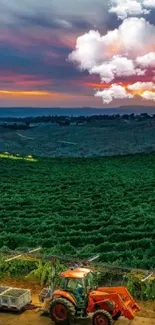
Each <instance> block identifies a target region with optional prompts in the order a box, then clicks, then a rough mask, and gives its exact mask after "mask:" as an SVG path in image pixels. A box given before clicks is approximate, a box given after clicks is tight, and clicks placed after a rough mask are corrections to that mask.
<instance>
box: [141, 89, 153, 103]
mask: <svg viewBox="0 0 155 325" xmlns="http://www.w3.org/2000/svg"><path fill="white" fill-rule="evenodd" d="M141 97H142V98H143V99H145V100H153V101H155V92H153V91H150V90H146V91H144V92H143V93H142V94H141Z"/></svg>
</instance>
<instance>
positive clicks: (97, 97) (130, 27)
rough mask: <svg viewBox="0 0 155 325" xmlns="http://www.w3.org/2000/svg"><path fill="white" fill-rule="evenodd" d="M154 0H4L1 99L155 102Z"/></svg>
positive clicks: (0, 1) (23, 102)
mask: <svg viewBox="0 0 155 325" xmlns="http://www.w3.org/2000/svg"><path fill="white" fill-rule="evenodd" d="M154 83H155V0H110V1H109V2H108V1H103V0H95V1H94V0H65V1H62V0H44V1H43V2H41V1H38V0H22V1H21V0H0V107H4V106H7V107H8V106H16V107H18V106H26V107H28V106H31V107H118V106H122V105H145V106H146V105H151V106H153V105H154V103H155V84H154Z"/></svg>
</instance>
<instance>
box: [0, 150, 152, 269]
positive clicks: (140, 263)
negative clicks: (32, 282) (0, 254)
mask: <svg viewBox="0 0 155 325" xmlns="http://www.w3.org/2000/svg"><path fill="white" fill-rule="evenodd" d="M12 158H13V157H12ZM0 188H1V191H0V229H1V231H0V247H2V246H7V247H9V248H11V249H16V248H21V247H34V246H37V245H42V246H43V247H44V248H46V249H47V250H50V251H52V252H56V253H59V254H61V255H62V254H68V255H74V254H78V255H80V256H88V255H89V254H92V253H101V257H102V260H103V261H106V262H114V261H116V260H117V261H120V263H121V264H124V265H129V266H130V265H131V266H133V267H134V266H136V267H143V268H148V267H153V266H154V265H155V233H154V229H155V217H154V213H155V154H138V155H135V156H126V157H115V158H113V157H111V158H110V157H109V158H108V157H107V158H96V159H82V158H78V159H71V158H70V159H65V158H63V159H61V158H55V159H54V158H53V159H50V158H49V159H48V158H46V159H37V161H31V160H29V161H27V160H22V159H21V160H20V159H15V160H14V159H10V158H9V157H8V158H4V157H3V158H1V159H0Z"/></svg>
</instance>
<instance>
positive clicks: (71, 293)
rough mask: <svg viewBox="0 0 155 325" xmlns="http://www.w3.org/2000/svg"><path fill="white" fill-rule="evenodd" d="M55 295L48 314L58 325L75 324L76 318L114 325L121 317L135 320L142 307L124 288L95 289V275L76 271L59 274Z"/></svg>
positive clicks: (85, 270)
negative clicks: (59, 280)
mask: <svg viewBox="0 0 155 325" xmlns="http://www.w3.org/2000/svg"><path fill="white" fill-rule="evenodd" d="M60 276H61V283H60V286H59V289H56V290H54V291H53V294H52V297H51V301H50V307H49V314H50V317H51V319H52V321H53V322H54V323H55V324H57V325H70V324H74V322H75V319H76V318H81V319H82V318H86V317H87V316H88V315H89V314H93V316H92V324H93V325H112V324H114V321H115V320H117V319H118V318H119V317H120V316H124V317H126V318H128V319H129V320H132V319H134V315H135V312H138V311H140V307H139V306H138V304H137V303H136V302H135V301H134V299H133V298H132V297H131V295H130V293H129V292H128V290H127V289H126V288H125V287H103V288H102V287H101V288H100V287H98V288H97V287H95V285H94V273H93V272H92V271H91V270H90V269H87V268H83V267H82V268H81V267H77V268H75V269H69V270H67V271H65V272H63V273H61V274H60Z"/></svg>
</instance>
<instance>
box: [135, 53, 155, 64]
mask: <svg viewBox="0 0 155 325" xmlns="http://www.w3.org/2000/svg"><path fill="white" fill-rule="evenodd" d="M136 61H137V63H138V64H139V65H140V66H141V67H144V68H149V67H154V68H155V52H150V53H147V54H145V55H143V56H138V57H137V59H136Z"/></svg>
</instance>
